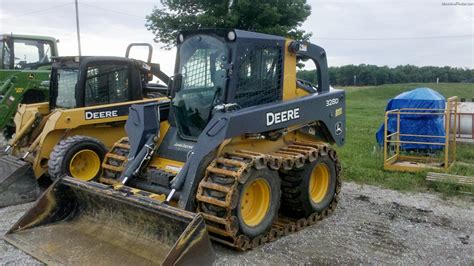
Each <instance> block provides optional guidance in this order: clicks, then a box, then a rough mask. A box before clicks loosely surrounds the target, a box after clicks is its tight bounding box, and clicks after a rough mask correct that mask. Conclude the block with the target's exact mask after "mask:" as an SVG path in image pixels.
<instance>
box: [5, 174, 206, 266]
mask: <svg viewBox="0 0 474 266" xmlns="http://www.w3.org/2000/svg"><path fill="white" fill-rule="evenodd" d="M131 190H133V189H129V191H131ZM138 194H140V195H137V194H131V193H130V192H129V193H126V192H122V191H118V190H114V189H113V188H112V187H111V186H107V185H104V184H99V183H95V182H87V183H86V182H82V181H79V180H75V179H73V178H70V177H65V178H63V179H60V180H57V181H56V182H54V183H53V185H52V186H51V187H49V188H48V189H47V190H46V192H45V193H44V194H43V196H42V197H41V198H40V199H38V201H37V202H36V205H35V206H34V207H33V208H31V209H30V210H29V211H27V212H26V214H25V215H24V216H23V217H22V218H21V219H20V220H19V221H18V222H17V223H16V224H15V225H14V226H13V227H12V228H11V229H10V230H9V231H8V232H7V234H6V235H5V236H4V239H5V240H6V241H8V242H10V243H11V244H13V245H15V246H16V247H18V248H20V249H22V250H23V251H25V252H27V253H29V254H30V255H32V256H33V257H35V258H37V259H39V260H41V261H42V262H44V263H46V264H65V265H78V264H81V265H93V264H100V265H148V264H149V265H152V264H158V265H159V264H161V265H186V264H188V265H189V264H193V265H201V264H203V265H208V264H211V263H212V262H213V260H214V252H213V251H212V247H211V243H210V240H209V235H208V233H207V229H206V226H205V223H204V219H203V218H202V216H201V215H200V214H197V213H191V212H188V211H184V210H181V209H178V208H175V207H172V206H169V205H166V204H164V203H162V202H161V201H158V200H154V199H151V198H150V197H149V194H150V193H147V192H143V191H141V192H139V193H138Z"/></svg>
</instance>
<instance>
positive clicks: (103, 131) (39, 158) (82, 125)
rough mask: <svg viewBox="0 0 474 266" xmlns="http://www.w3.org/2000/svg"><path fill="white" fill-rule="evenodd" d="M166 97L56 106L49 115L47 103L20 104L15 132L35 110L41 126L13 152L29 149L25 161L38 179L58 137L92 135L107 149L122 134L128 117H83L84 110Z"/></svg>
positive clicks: (57, 141)
mask: <svg viewBox="0 0 474 266" xmlns="http://www.w3.org/2000/svg"><path fill="white" fill-rule="evenodd" d="M167 99H168V98H166V97H163V98H154V99H144V100H138V101H132V102H123V103H115V104H107V105H97V106H90V107H83V108H74V109H56V110H54V111H53V112H52V113H50V114H49V115H48V113H49V106H48V103H41V104H31V105H22V106H20V109H19V111H18V113H17V115H16V116H15V123H17V124H16V125H20V126H17V131H19V130H22V127H21V126H24V125H25V124H26V121H28V119H29V118H31V117H33V116H35V114H36V113H38V112H39V113H41V115H43V121H41V124H42V126H41V128H40V131H39V132H38V135H37V136H36V135H35V134H33V137H34V139H30V141H29V142H28V144H26V145H25V143H21V144H20V143H19V144H18V147H17V149H16V154H17V155H19V154H23V153H25V152H26V151H28V152H31V155H30V156H29V157H27V158H26V160H27V161H29V162H30V163H32V166H33V172H34V174H35V177H36V178H39V177H41V176H42V175H43V174H45V173H46V171H47V169H48V160H49V156H50V153H51V152H52V150H53V149H54V147H55V146H56V145H57V144H58V143H59V142H60V141H61V140H62V139H65V138H67V137H71V136H75V135H84V136H89V137H92V138H95V139H97V140H99V141H101V142H102V143H103V144H104V145H105V146H106V147H107V148H110V147H112V145H113V144H114V143H115V142H116V141H118V140H119V139H121V138H123V137H125V136H126V133H125V129H124V124H125V122H126V120H127V118H128V116H117V117H109V118H101V119H91V120H87V119H86V117H85V112H86V111H88V110H94V109H100V108H113V107H118V106H122V105H130V104H140V103H149V102H156V101H163V100H167ZM22 145H23V146H22ZM30 145H31V146H30Z"/></svg>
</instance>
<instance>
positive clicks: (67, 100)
mask: <svg viewBox="0 0 474 266" xmlns="http://www.w3.org/2000/svg"><path fill="white" fill-rule="evenodd" d="M77 74H78V70H77V69H75V68H64V69H58V70H57V71H56V82H55V83H56V84H57V90H56V91H57V97H56V107H59V108H74V107H76V82H77ZM56 84H55V85H56Z"/></svg>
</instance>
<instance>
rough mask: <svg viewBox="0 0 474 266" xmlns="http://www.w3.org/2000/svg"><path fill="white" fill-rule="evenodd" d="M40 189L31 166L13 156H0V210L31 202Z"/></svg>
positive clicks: (37, 195) (36, 196)
mask: <svg viewBox="0 0 474 266" xmlns="http://www.w3.org/2000/svg"><path fill="white" fill-rule="evenodd" d="M39 195H40V188H39V186H38V182H36V178H35V176H34V174H33V169H32V168H31V165H30V164H29V163H27V162H25V161H22V160H20V159H18V158H16V157H14V156H10V155H1V156H0V208H2V207H6V206H11V205H16V204H21V203H26V202H31V201H34V200H36V199H37V198H38V197H39Z"/></svg>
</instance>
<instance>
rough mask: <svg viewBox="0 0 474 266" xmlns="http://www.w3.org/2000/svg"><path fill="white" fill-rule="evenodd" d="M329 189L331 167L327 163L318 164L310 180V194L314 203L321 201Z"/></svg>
mask: <svg viewBox="0 0 474 266" xmlns="http://www.w3.org/2000/svg"><path fill="white" fill-rule="evenodd" d="M328 190H329V167H328V166H327V165H326V164H325V163H319V164H317V165H316V166H315V167H314V169H313V172H312V173H311V179H310V180H309V196H310V197H311V200H312V201H313V202H314V203H320V202H321V201H322V200H323V199H324V197H325V196H326V194H327V193H328Z"/></svg>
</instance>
